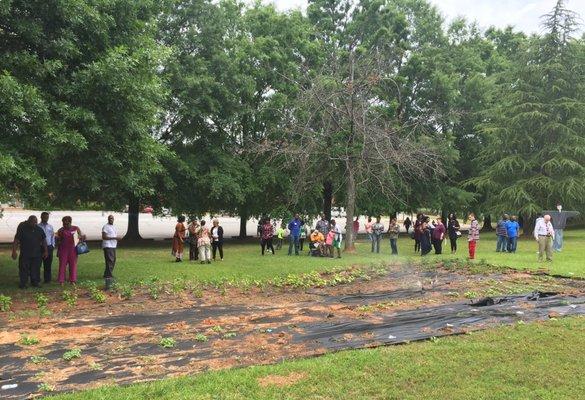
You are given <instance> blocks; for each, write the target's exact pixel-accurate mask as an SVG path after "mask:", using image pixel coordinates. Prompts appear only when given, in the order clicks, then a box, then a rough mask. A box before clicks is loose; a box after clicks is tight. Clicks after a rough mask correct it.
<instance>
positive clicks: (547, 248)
mask: <svg viewBox="0 0 585 400" xmlns="http://www.w3.org/2000/svg"><path fill="white" fill-rule="evenodd" d="M544 249H545V251H546V261H552V257H553V249H552V238H550V237H547V238H546V242H545V247H544Z"/></svg>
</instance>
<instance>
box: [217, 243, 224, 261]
mask: <svg viewBox="0 0 585 400" xmlns="http://www.w3.org/2000/svg"><path fill="white" fill-rule="evenodd" d="M217 249H218V250H219V259H220V260H222V261H223V243H221V242H220V243H218V244H217Z"/></svg>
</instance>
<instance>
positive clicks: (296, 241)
mask: <svg viewBox="0 0 585 400" xmlns="http://www.w3.org/2000/svg"><path fill="white" fill-rule="evenodd" d="M304 224H305V223H304V222H303V221H302V220H301V218H300V217H299V214H295V217H294V218H293V219H292V221H290V222H289V223H288V231H289V232H290V235H289V244H288V255H289V256H290V255H292V249H293V246H294V248H295V255H297V256H298V255H299V247H300V238H301V227H302V226H303V225H304Z"/></svg>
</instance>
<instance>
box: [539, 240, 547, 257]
mask: <svg viewBox="0 0 585 400" xmlns="http://www.w3.org/2000/svg"><path fill="white" fill-rule="evenodd" d="M546 239H547V238H546V236H539V237H538V261H542V259H543V258H544V249H545V247H546Z"/></svg>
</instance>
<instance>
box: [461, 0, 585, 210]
mask: <svg viewBox="0 0 585 400" xmlns="http://www.w3.org/2000/svg"><path fill="white" fill-rule="evenodd" d="M543 19H544V27H545V28H546V31H547V32H546V34H545V35H544V36H542V37H533V38H532V39H531V40H530V41H529V42H528V43H527V44H526V45H525V46H522V47H521V48H520V51H519V52H518V53H517V55H516V56H517V57H518V58H517V62H515V63H514V64H513V65H512V66H511V68H510V69H509V70H508V71H506V72H504V73H503V75H502V82H501V84H500V85H498V87H497V91H496V92H495V93H494V96H495V97H496V98H497V99H498V100H497V102H496V103H495V106H494V107H492V108H491V109H490V110H488V111H487V112H486V113H485V115H484V118H485V122H484V123H482V124H480V128H481V130H482V131H483V132H484V133H485V135H486V136H487V138H488V140H489V142H488V144H487V146H486V148H485V150H484V152H483V153H482V154H481V156H480V157H479V159H478V162H480V163H481V166H482V168H483V169H482V172H481V173H480V175H479V176H478V177H476V178H473V179H471V180H470V183H472V184H474V185H476V186H477V188H478V189H479V190H481V191H482V192H483V193H484V194H485V195H486V198H487V206H488V207H489V208H490V209H491V210H492V211H493V212H498V213H499V212H503V211H507V212H514V213H516V212H519V213H522V214H523V215H524V216H525V218H528V221H531V220H532V219H533V218H534V216H535V215H537V214H538V213H539V212H541V211H542V210H543V209H545V208H550V207H551V206H553V205H554V204H555V202H557V201H561V202H563V204H564V205H566V206H568V207H570V208H575V209H579V210H583V207H584V205H585V202H584V199H585V185H583V182H585V91H584V89H585V58H584V56H585V43H584V41H583V39H578V40H576V39H573V38H572V33H574V32H575V29H576V27H577V25H576V21H577V19H576V15H575V14H574V13H573V12H572V11H570V10H568V9H567V8H566V7H565V2H564V1H563V0H559V1H558V2H557V4H556V6H555V8H554V10H553V11H552V12H551V13H550V14H547V15H545V16H544V17H543Z"/></svg>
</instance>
